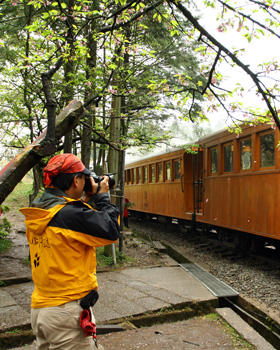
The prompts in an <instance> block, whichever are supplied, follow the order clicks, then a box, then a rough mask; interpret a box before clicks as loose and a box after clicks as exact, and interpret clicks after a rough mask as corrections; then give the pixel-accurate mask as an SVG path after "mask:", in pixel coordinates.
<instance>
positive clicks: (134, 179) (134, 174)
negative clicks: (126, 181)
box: [132, 168, 136, 184]
mask: <svg viewBox="0 0 280 350" xmlns="http://www.w3.org/2000/svg"><path fill="white" fill-rule="evenodd" d="M132 182H133V183H134V184H136V169H135V168H134V169H132Z"/></svg>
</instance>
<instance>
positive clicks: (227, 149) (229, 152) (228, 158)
mask: <svg viewBox="0 0 280 350" xmlns="http://www.w3.org/2000/svg"><path fill="white" fill-rule="evenodd" d="M232 171H233V145H232V144H230V145H225V146H224V172H225V173H229V172H232Z"/></svg>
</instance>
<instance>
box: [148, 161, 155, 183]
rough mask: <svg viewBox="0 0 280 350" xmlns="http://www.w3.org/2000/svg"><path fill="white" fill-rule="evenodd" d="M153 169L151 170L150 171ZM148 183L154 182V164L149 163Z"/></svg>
mask: <svg viewBox="0 0 280 350" xmlns="http://www.w3.org/2000/svg"><path fill="white" fill-rule="evenodd" d="M152 169H153V171H152ZM149 183H156V166H155V164H149Z"/></svg>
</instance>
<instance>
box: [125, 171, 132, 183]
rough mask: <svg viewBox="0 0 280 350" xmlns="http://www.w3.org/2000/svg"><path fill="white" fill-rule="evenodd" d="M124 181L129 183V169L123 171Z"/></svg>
mask: <svg viewBox="0 0 280 350" xmlns="http://www.w3.org/2000/svg"><path fill="white" fill-rule="evenodd" d="M125 181H126V183H127V184H130V183H131V176H130V169H128V170H126V171H125Z"/></svg>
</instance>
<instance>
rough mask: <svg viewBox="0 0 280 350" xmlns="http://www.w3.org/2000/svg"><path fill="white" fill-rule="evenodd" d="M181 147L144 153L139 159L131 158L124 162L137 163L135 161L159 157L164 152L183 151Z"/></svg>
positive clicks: (128, 163) (127, 163)
mask: <svg viewBox="0 0 280 350" xmlns="http://www.w3.org/2000/svg"><path fill="white" fill-rule="evenodd" d="M183 150H184V149H183V147H182V148H179V147H174V148H171V149H168V150H166V151H162V152H157V153H151V154H149V155H146V156H143V157H141V158H139V159H136V160H132V161H130V162H126V163H125V164H126V165H130V164H134V163H137V162H142V161H143V160H146V159H150V158H154V157H159V156H162V155H164V154H170V153H174V152H178V151H183Z"/></svg>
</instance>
